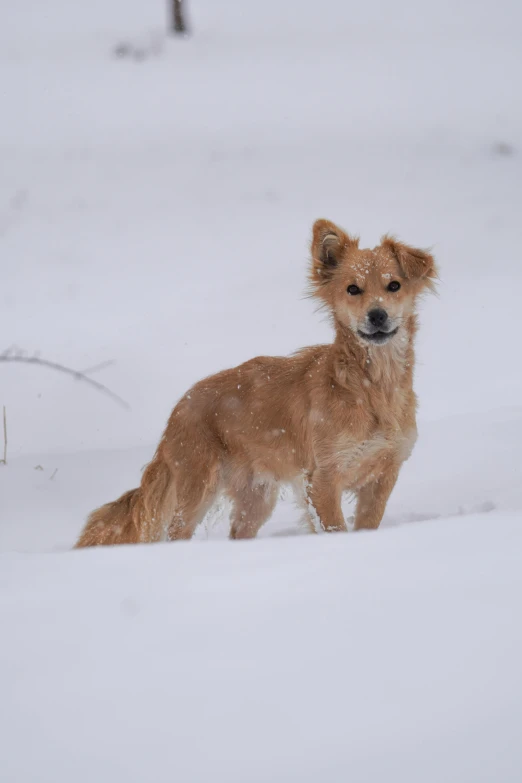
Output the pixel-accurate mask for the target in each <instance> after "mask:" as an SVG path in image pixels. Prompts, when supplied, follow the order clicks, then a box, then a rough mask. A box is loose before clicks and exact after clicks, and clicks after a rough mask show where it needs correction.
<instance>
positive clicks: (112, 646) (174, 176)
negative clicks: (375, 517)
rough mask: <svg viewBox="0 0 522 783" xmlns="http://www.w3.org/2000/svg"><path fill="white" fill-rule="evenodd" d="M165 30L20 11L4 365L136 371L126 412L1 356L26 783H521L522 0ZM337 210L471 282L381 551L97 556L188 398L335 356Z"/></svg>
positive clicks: (7, 143)
mask: <svg viewBox="0 0 522 783" xmlns="http://www.w3.org/2000/svg"><path fill="white" fill-rule="evenodd" d="M164 6H165V4H164V3H163V2H160V0H153V1H152V0H103V2H102V0H92V1H91V2H89V3H80V2H79V0H76V1H75V2H71V1H70V0H67V2H66V0H46V2H40V1H38V2H37V0H18V2H17V3H12V4H11V5H10V6H9V8H8V9H6V10H5V11H4V13H3V15H2V25H1V26H0V105H1V107H2V122H1V123H0V165H1V176H0V259H1V265H2V277H1V285H0V333H1V335H2V340H1V344H0V352H1V351H2V350H3V349H4V348H8V347H9V346H11V345H17V346H20V347H21V348H23V349H25V350H27V351H28V352H29V353H31V354H32V353H33V352H36V351H39V352H41V354H42V355H43V356H44V357H46V358H49V359H51V360H55V361H58V362H63V363H64V364H67V365H70V366H72V367H74V368H76V369H83V368H87V367H92V366H94V365H97V364H98V363H100V362H104V361H106V360H110V359H114V360H115V364H114V365H112V366H110V367H108V368H107V369H105V370H104V371H101V372H100V373H98V374H96V375H94V376H93V377H94V378H96V379H97V380H100V381H102V382H104V383H106V384H107V385H108V386H110V388H111V389H113V390H114V391H115V392H116V393H118V394H120V395H121V396H122V397H124V398H125V399H127V400H128V402H129V403H130V405H131V410H130V412H129V411H125V410H123V409H120V408H118V407H117V406H116V405H114V403H113V402H112V401H111V400H109V399H108V398H106V397H103V396H102V395H99V394H97V393H96V392H95V391H94V390H92V389H89V388H88V387H86V386H83V385H82V384H80V383H75V382H74V381H71V380H70V379H68V378H66V377H64V376H62V375H59V374H55V373H52V372H50V371H47V370H44V369H39V368H33V367H23V366H16V367H14V366H10V365H5V364H1V363H0V405H4V404H5V405H6V407H7V412H8V427H9V450H8V465H7V466H1V465H0V552H1V553H2V554H0V628H1V629H2V633H1V642H0V694H1V698H0V779H1V780H2V781H3V780H6V781H9V783H11V781H13V782H15V783H18V782H19V781H20V782H22V781H23V783H28V782H29V781H31V782H32V781H33V780H39V781H40V780H42V781H46V780H49V781H53V783H70V781H72V780H74V781H75V783H76V781H78V782H79V783H83V781H86V782H87V781H91V780H93V779H96V780H98V781H101V782H102V783H104V781H111V783H113V781H117V780H126V781H134V780H136V781H142V780H148V779H153V780H155V781H156V780H157V781H162V780H165V781H170V780H172V779H173V777H177V778H179V779H180V780H184V781H198V783H199V782H200V781H203V780H212V781H215V783H219V782H220V781H227V783H228V781H235V780H237V781H258V780H259V781H264V780H274V781H277V780H282V781H283V780H284V781H287V780H294V779H295V780H302V781H306V780H310V781H312V780H314V781H315V780H318V779H321V780H325V781H332V783H338V781H341V780H345V779H353V780H355V781H369V782H371V783H373V782H374V781H381V780H383V779H387V780H390V781H395V780H400V781H401V783H403V782H404V781H406V782H407V781H412V783H413V782H415V783H418V781H419V780H422V781H423V782H424V781H428V782H429V781H437V783H438V781H440V780H448V781H458V783H468V781H469V783H475V782H476V781H481V780H484V781H490V780H499V781H500V780H501V781H503V782H504V781H508V783H511V781H519V780H520V778H521V777H522V754H521V750H520V742H519V741H518V737H519V736H520V733H521V730H522V682H521V675H520V666H519V662H520V659H521V653H522V643H521V642H522V639H521V633H520V622H519V620H518V617H519V616H520V615H522V576H521V573H522V572H521V570H520V552H521V545H522V460H521V458H520V446H521V443H522V405H521V399H522V368H521V363H520V359H519V354H520V350H519V346H518V335H517V318H518V309H519V298H520V297H519V288H520V285H521V283H522V251H521V249H520V248H521V244H520V237H519V223H520V220H519V215H520V213H521V207H522V188H521V186H520V182H521V181H522V163H521V160H522V156H521V153H522V109H521V104H520V96H519V84H520V76H521V75H522V51H521V49H520V44H519V28H520V21H521V17H522V13H521V11H520V9H519V7H518V4H517V3H515V2H514V0H513V2H510V1H509V0H500V2H495V3H493V2H490V0H488V1H487V2H473V3H472V2H470V0H466V1H464V0H461V2H451V3H450V2H449V0H441V2H438V3H430V4H427V3H418V2H415V3H414V2H412V1H410V0H395V2H382V1H381V2H378V1H377V0H374V2H369V3H365V4H347V3H345V2H342V1H341V0H324V2H323V3H321V4H320V6H319V5H318V4H317V2H312V0H301V2H297V0H295V1H293V0H277V1H276V0H263V2H258V3H244V2H239V0H220V2H219V3H217V2H215V1H214V2H212V0H193V2H192V3H191V9H190V10H191V18H192V23H193V27H194V30H195V35H194V37H193V38H191V39H189V40H186V41H171V40H165V38H164V37H163V34H162V26H163V21H164V12H165V7H164ZM318 8H319V9H320V10H319V11H318ZM318 14H319V18H318ZM274 18H275V19H276V22H277V23H276V25H275V26H274V24H273V19H274ZM122 43H125V44H130V45H131V46H132V47H134V49H136V48H137V49H140V50H144V51H145V53H146V54H147V56H146V57H145V59H141V60H136V59H133V58H132V57H123V58H118V57H116V56H115V50H116V48H117V47H118V46H120V45H121V44H122ZM319 216H325V217H329V218H331V219H334V220H336V221H338V222H339V223H340V224H341V225H343V226H344V227H346V228H347V229H348V230H350V231H352V232H354V233H360V234H361V239H362V244H364V245H373V244H375V243H376V242H377V241H378V239H379V236H380V235H381V234H382V233H384V232H386V231H392V232H394V233H396V234H398V235H399V236H400V237H401V238H402V239H404V240H406V241H408V242H411V243H414V244H418V245H421V246H425V245H433V249H434V253H435V255H436V257H437V260H438V262H439V265H440V268H441V281H440V285H439V292H440V297H439V298H434V297H432V298H430V299H427V300H426V301H425V303H424V304H423V306H422V312H421V331H420V334H419V340H418V367H417V373H416V389H417V392H418V394H419V400H420V410H419V432H420V437H419V442H418V445H417V447H416V449H415V451H414V453H413V456H412V458H411V460H410V461H409V462H408V463H407V464H406V465H405V467H404V469H403V472H402V474H401V477H400V480H399V483H398V485H397V487H396V490H395V491H394V493H393V495H392V498H391V500H390V503H389V506H388V509H387V512H386V517H385V520H384V524H383V527H382V529H381V530H380V531H379V532H378V533H377V534H374V535H366V534H363V535H347V536H330V537H327V536H317V537H314V536H305V535H300V536H299V537H297V536H296V535H294V534H296V533H302V532H303V531H302V529H301V528H300V527H299V525H298V518H299V514H298V512H296V510H295V509H294V507H293V505H292V503H291V499H290V498H286V499H285V500H284V501H283V502H282V503H281V505H280V506H279V507H278V509H277V511H276V513H275V515H274V518H273V520H271V521H270V523H268V524H267V525H266V527H265V528H264V529H263V531H262V538H263V539H264V540H262V541H256V542H252V543H250V544H240V543H237V542H234V544H231V543H229V542H226V541H224V540H213V539H224V538H225V537H226V534H227V523H226V515H225V514H221V515H219V514H218V515H217V516H216V515H214V517H213V518H212V519H209V520H207V522H206V524H205V525H203V526H201V528H200V530H199V531H198V538H200V539H205V538H209V539H211V541H210V542H208V543H203V542H199V541H197V542H191V543H189V544H183V545H180V544H176V545H156V546H153V547H136V548H122V549H119V550H112V551H96V552H68V551H67V550H68V549H69V548H70V546H71V545H72V543H73V542H74V540H75V538H76V536H77V534H78V532H79V530H80V528H81V526H82V524H83V521H84V518H85V516H86V514H87V513H88V512H89V510H91V509H92V508H93V507H94V506H96V505H98V504H99V503H101V502H104V501H106V500H109V499H112V498H114V497H116V496H117V495H118V494H119V493H120V492H122V491H123V490H125V489H128V488H130V487H131V486H135V485H136V484H137V483H138V481H139V475H140V469H141V467H142V466H143V464H144V463H145V462H146V461H147V460H148V459H149V458H150V457H151V455H152V453H153V450H154V447H155V444H156V442H157V439H158V437H159V435H160V433H161V431H162V428H163V426H164V423H165V421H166V419H167V416H168V414H169V412H170V410H171V408H172V406H173V404H174V403H175V401H176V399H177V398H178V397H179V396H180V395H181V394H182V393H183V392H184V391H185V390H186V388H187V387H188V386H189V385H190V384H192V383H193V382H194V381H196V380H198V379H199V378H201V377H202V376H204V375H206V374H208V373H211V372H214V371H216V370H219V369H222V368H223V367H226V366H232V365H234V364H236V363H238V362H240V361H243V360H245V359H247V358H249V357H251V356H254V355H256V354H260V353H262V354H270V353H274V354H283V353H288V352H290V351H292V350H295V349H296V348H298V347H301V346H303V345H307V344H312V343H317V342H321V341H326V340H328V339H330V330H329V326H328V323H327V322H326V321H325V320H324V319H322V318H321V317H320V316H318V315H316V314H315V313H314V306H313V303H312V302H310V301H309V300H307V299H305V298H304V297H303V292H304V290H305V277H306V264H307V242H308V237H309V233H310V228H311V224H312V222H313V220H314V219H315V218H317V217H319ZM346 511H347V513H349V511H350V509H349V505H348V504H347V508H346Z"/></svg>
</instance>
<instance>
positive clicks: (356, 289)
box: [346, 285, 362, 296]
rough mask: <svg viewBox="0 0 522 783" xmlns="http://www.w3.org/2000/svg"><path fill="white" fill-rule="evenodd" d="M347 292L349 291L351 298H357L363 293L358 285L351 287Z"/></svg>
mask: <svg viewBox="0 0 522 783" xmlns="http://www.w3.org/2000/svg"><path fill="white" fill-rule="evenodd" d="M346 290H347V291H348V293H349V294H350V296H357V294H362V291H361V289H360V288H359V286H358V285H349V286H348V288H347V289H346Z"/></svg>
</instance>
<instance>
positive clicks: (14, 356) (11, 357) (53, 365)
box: [0, 349, 130, 409]
mask: <svg viewBox="0 0 522 783" xmlns="http://www.w3.org/2000/svg"><path fill="white" fill-rule="evenodd" d="M0 362H17V363H19V364H37V365H39V366H40V367H48V368H49V369H50V370H57V371H58V372H63V373H65V374H66V375H70V376H72V377H73V378H75V379H76V380H77V381H84V382H85V383H88V384H89V385H90V386H93V387H94V388H95V389H97V390H98V391H99V392H102V394H106V395H107V397H110V398H111V399H113V400H114V402H117V403H118V405H121V406H122V407H123V408H127V409H129V407H130V406H129V404H128V402H126V401H125V400H124V399H122V397H120V396H119V395H118V394H115V393H114V392H113V391H111V390H110V389H108V388H107V386H104V385H103V383H99V381H94V380H93V379H92V378H89V377H88V376H87V375H86V374H85V372H80V371H79V370H73V369H71V368H70V367H66V366H65V365H63V364H58V363H57V362H50V361H48V360H47V359H41V358H40V357H39V356H25V355H23V354H21V353H20V352H17V353H12V349H8V350H7V351H4V353H3V354H0ZM93 369H97V368H91V370H90V371H92V370H93Z"/></svg>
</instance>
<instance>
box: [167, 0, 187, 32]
mask: <svg viewBox="0 0 522 783" xmlns="http://www.w3.org/2000/svg"><path fill="white" fill-rule="evenodd" d="M169 3H170V7H171V19H170V29H171V32H173V33H175V34H177V35H186V34H187V32H188V28H187V22H186V17H185V3H184V0H169Z"/></svg>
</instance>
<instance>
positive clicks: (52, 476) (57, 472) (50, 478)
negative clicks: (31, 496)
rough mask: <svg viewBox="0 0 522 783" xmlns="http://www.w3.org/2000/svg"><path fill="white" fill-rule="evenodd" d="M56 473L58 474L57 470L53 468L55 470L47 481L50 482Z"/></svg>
mask: <svg viewBox="0 0 522 783" xmlns="http://www.w3.org/2000/svg"><path fill="white" fill-rule="evenodd" d="M57 473H58V468H55V469H54V472H53V474H52V476H49V481H52V480H53V478H54V477H55V476H56V474H57Z"/></svg>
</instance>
